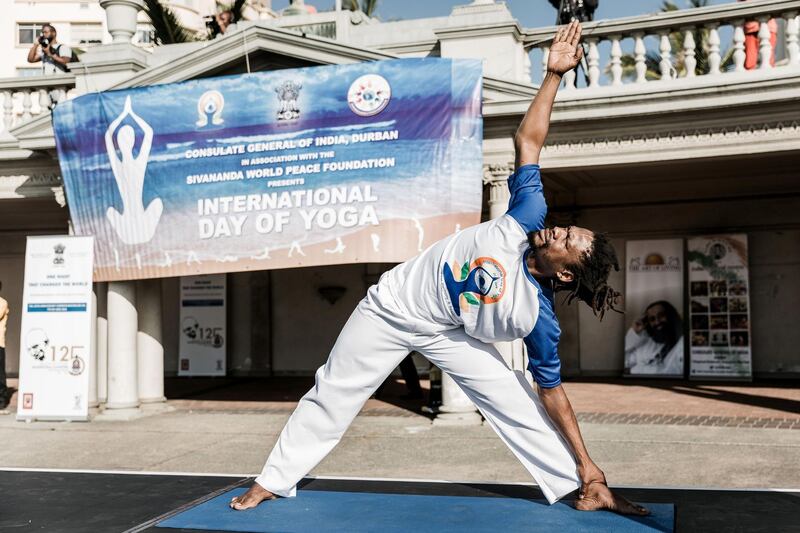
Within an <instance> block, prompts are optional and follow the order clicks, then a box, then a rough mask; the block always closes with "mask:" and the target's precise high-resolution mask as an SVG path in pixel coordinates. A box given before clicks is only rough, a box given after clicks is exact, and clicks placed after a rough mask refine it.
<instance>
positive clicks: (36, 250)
mask: <svg viewBox="0 0 800 533" xmlns="http://www.w3.org/2000/svg"><path fill="white" fill-rule="evenodd" d="M92 249H93V243H92V238H91V237H68V236H66V235H59V236H53V237H28V243H27V246H26V249H25V285H24V289H23V295H22V329H21V335H20V354H19V395H18V398H19V399H18V400H17V419H39V420H86V419H87V418H88V416H89V405H88V402H89V379H90V375H89V374H90V366H91V365H90V364H89V363H90V356H91V348H92V341H91V339H92V332H93V329H92V322H94V319H93V315H92V313H93V309H92V305H93V304H92ZM92 377H93V376H92Z"/></svg>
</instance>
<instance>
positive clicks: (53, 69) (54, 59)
mask: <svg viewBox="0 0 800 533" xmlns="http://www.w3.org/2000/svg"><path fill="white" fill-rule="evenodd" d="M39 61H41V62H42V73H43V74H62V73H64V72H67V71H68V70H69V68H68V67H67V63H69V62H70V61H72V49H71V48H70V47H69V46H67V45H66V44H61V43H59V42H58V37H57V32H56V29H55V27H54V26H53V25H52V24H50V23H46V24H42V34H41V35H40V36H39V38H38V39H37V40H36V42H34V43H33V46H31V49H30V50H28V63H38V62H39Z"/></svg>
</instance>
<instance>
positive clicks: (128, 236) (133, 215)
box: [106, 96, 164, 244]
mask: <svg viewBox="0 0 800 533" xmlns="http://www.w3.org/2000/svg"><path fill="white" fill-rule="evenodd" d="M128 116H130V117H131V119H133V121H134V122H136V124H137V125H138V126H139V127H140V128H141V129H142V131H143V132H144V138H143V139H142V146H141V147H140V148H139V153H138V154H137V155H136V157H134V156H133V147H134V145H135V144H136V132H135V131H134V129H133V127H132V126H130V125H128V124H126V125H124V126H122V127H119V125H120V124H121V123H122V121H123V120H124V119H125V118H126V117H128ZM118 127H119V129H117V128H118ZM115 135H116V141H117V142H116V146H118V147H119V153H120V154H121V156H122V158H121V159H120V157H119V156H118V155H117V148H116V147H115V146H114V136H115ZM152 142H153V128H151V127H150V125H149V124H148V123H147V122H145V121H144V120H142V118H141V117H140V116H138V115H137V114H136V113H134V112H133V109H131V97H130V96H128V97H127V98H126V99H125V108H124V109H123V110H122V113H121V114H120V115H119V116H118V117H117V118H116V119H115V120H114V122H112V123H111V125H110V126H109V127H108V130H106V151H107V152H108V159H109V161H111V171H112V172H113V173H114V180H115V181H116V182H117V188H118V189H119V195H120V197H121V198H122V213H121V214H120V212H119V211H117V210H116V209H114V208H113V207H109V208H108V211H106V217H108V221H109V222H110V223H111V226H112V227H113V228H114V230H115V231H116V232H117V235H119V238H120V239H121V240H122V242H124V243H125V244H141V243H145V242H148V241H150V240H151V239H152V238H153V236H154V235H155V233H156V226H158V221H159V220H160V219H161V213H162V212H163V210H164V204H163V203H162V202H161V199H160V198H155V199H154V200H153V201H152V202H150V205H148V206H147V208H146V209H145V207H144V202H143V198H142V193H143V191H144V174H145V170H147V159H148V157H149V156H150V147H151V145H152Z"/></svg>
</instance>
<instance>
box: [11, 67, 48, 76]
mask: <svg viewBox="0 0 800 533" xmlns="http://www.w3.org/2000/svg"><path fill="white" fill-rule="evenodd" d="M41 74H42V67H18V68H17V76H19V77H20V78H27V77H29V76H41Z"/></svg>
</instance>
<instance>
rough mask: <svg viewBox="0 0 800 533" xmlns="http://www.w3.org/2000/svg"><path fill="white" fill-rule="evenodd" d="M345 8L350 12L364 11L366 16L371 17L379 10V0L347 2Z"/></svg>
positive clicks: (350, 0)
mask: <svg viewBox="0 0 800 533" xmlns="http://www.w3.org/2000/svg"><path fill="white" fill-rule="evenodd" d="M343 7H344V8H345V9H349V10H350V11H363V12H364V14H365V15H367V16H368V17H371V16H372V15H373V14H375V10H376V9H378V0H361V1H360V2H359V0H345V1H344V2H343Z"/></svg>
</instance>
